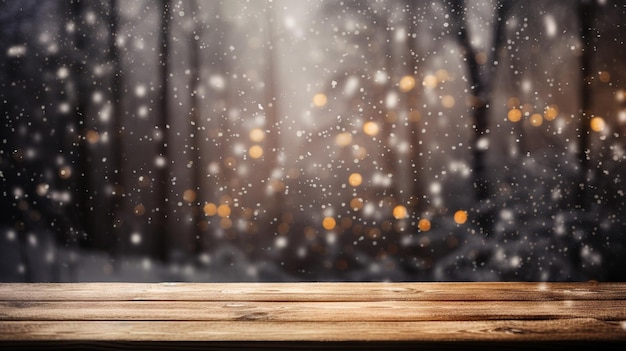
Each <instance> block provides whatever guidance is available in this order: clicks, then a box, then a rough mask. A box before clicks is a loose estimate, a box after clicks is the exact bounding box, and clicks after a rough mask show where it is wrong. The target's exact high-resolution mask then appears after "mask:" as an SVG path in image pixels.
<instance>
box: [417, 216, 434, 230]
mask: <svg viewBox="0 0 626 351" xmlns="http://www.w3.org/2000/svg"><path fill="white" fill-rule="evenodd" d="M417 228H419V230H421V231H423V232H427V231H429V230H430V228H431V224H430V220H429V219H426V218H422V219H420V220H419V222H417Z"/></svg>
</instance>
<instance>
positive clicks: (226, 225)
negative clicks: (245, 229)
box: [220, 218, 233, 229]
mask: <svg viewBox="0 0 626 351" xmlns="http://www.w3.org/2000/svg"><path fill="white" fill-rule="evenodd" d="M232 226H233V221H232V220H231V219H230V218H222V219H221V220H220V227H221V228H222V229H230V228H232Z"/></svg>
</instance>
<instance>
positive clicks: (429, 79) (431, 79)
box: [422, 74, 439, 89]
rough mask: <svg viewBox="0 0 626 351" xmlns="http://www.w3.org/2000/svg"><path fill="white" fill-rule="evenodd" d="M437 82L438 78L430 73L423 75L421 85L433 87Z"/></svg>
mask: <svg viewBox="0 0 626 351" xmlns="http://www.w3.org/2000/svg"><path fill="white" fill-rule="evenodd" d="M438 84H439V79H437V76H435V75H432V74H428V75H426V76H425V77H424V80H423V81H422V85H423V86H424V87H426V88H428V89H435V88H436V87H437V85H438Z"/></svg>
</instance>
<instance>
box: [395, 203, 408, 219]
mask: <svg viewBox="0 0 626 351" xmlns="http://www.w3.org/2000/svg"><path fill="white" fill-rule="evenodd" d="M408 216H409V212H408V211H407V209H406V207H405V206H403V205H397V206H396V207H394V208H393V218H395V219H403V218H406V217H408Z"/></svg>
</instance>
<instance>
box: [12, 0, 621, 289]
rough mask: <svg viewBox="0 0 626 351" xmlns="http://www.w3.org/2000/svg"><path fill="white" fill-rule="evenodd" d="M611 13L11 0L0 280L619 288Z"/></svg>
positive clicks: (602, 6)
mask: <svg viewBox="0 0 626 351" xmlns="http://www.w3.org/2000/svg"><path fill="white" fill-rule="evenodd" d="M625 11H626V8H625V5H624V4H623V2H621V1H610V0H606V1H591V0H589V1H547V0H544V1H538V0H533V1H524V2H521V1H495V0H492V1H430V2H421V1H343V2H336V1H298V2H294V1H284V0H280V1H278V0H275V1H254V2H245V1H193V0H186V1H180V2H179V1H166V0H161V1H140V0H134V1H115V0H109V1H105V0H102V1H77V0H75V1H55V0H45V1H35V0H26V1H22V0H20V1H18V0H3V1H1V2H0V70H1V75H2V76H1V78H0V119H1V126H0V145H1V146H0V147H1V148H0V194H1V196H2V201H1V202H0V206H1V208H0V264H1V265H0V267H1V268H0V279H1V280H2V281H94V280H95V281H99V280H114V281H115V280H117V281H162V280H188V281H283V280H285V281H300V280H328V281H333V280H392V281H405V280H408V281H413V280H415V281H419V280H471V281H474V280H476V281H479V280H533V281H534V280H541V281H545V280H557V281H561V280H574V281H585V280H591V279H595V280H603V281H604V280H624V278H626V276H625V273H624V270H623V268H622V267H623V266H624V263H625V262H624V257H626V256H625V255H624V239H623V238H622V235H623V233H624V229H626V224H625V215H624V214H625V212H624V211H625V206H624V176H625V175H626V173H625V166H624V158H625V157H626V151H625V149H624V147H625V141H624V137H623V134H624V132H625V129H626V110H625V105H624V101H625V99H626V93H625V90H624V88H625V87H624V85H625V83H624V79H626V69H625V67H624V64H623V62H624V58H625V57H624V56H625V55H626V54H625V53H626V50H624V40H625V38H626V29H625V28H623V27H624V25H623V19H624V18H626V16H625V15H626V14H625ZM516 114H517V115H518V117H519V118H517V119H516V118H515V116H516ZM372 123H373V124H372ZM372 126H375V128H373V127H372ZM352 174H358V175H359V176H360V178H361V181H360V182H355V181H354V178H350V175H352ZM459 211H460V212H459ZM463 214H466V215H467V219H466V220H464V218H462V217H463ZM420 223H421V224H420Z"/></svg>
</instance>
